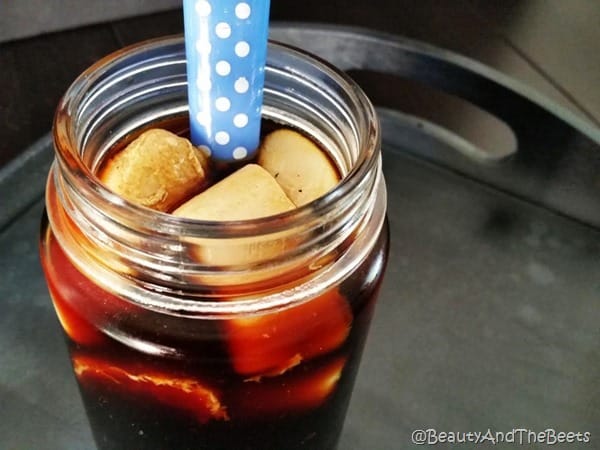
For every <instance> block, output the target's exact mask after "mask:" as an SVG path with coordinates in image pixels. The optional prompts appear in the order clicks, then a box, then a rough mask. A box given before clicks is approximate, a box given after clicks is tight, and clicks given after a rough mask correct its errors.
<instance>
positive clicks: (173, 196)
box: [99, 128, 208, 212]
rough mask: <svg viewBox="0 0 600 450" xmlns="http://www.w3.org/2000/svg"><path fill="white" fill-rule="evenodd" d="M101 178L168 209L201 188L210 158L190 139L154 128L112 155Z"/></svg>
mask: <svg viewBox="0 0 600 450" xmlns="http://www.w3.org/2000/svg"><path fill="white" fill-rule="evenodd" d="M99 178H100V180H101V181H102V182H103V183H104V184H105V185H106V186H107V187H108V188H109V189H111V190H112V191H113V192H115V193H116V194H119V195H120V196H122V197H123V198H125V199H126V200H129V201H131V202H133V203H136V204H139V205H142V206H146V207H148V208H152V209H155V210H157V211H163V212H166V211H170V210H171V209H173V208H174V207H176V206H178V205H179V204H181V203H182V202H183V201H185V199H187V198H189V197H190V196H191V195H194V194H195V193H197V192H198V191H199V190H200V189H202V187H203V185H204V184H205V183H206V181H207V178H208V158H207V156H206V155H205V154H204V153H203V152H202V151H200V150H199V149H197V148H195V147H194V146H193V145H192V144H191V142H190V141H188V140H187V139H185V138H183V137H179V136H177V135H176V134H173V133H171V132H170V131H167V130H162V129H158V128H155V129H150V130H147V131H145V132H144V133H142V134H141V135H140V136H138V137H137V138H136V139H135V140H133V141H132V142H131V143H130V144H129V145H128V146H127V147H126V148H125V149H123V150H121V151H120V152H118V153H117V154H116V155H114V156H113V157H112V158H110V159H109V160H108V162H107V163H106V164H105V166H104V167H103V168H102V170H101V172H100V174H99Z"/></svg>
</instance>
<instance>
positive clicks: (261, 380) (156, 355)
mask: <svg viewBox="0 0 600 450" xmlns="http://www.w3.org/2000/svg"><path fill="white" fill-rule="evenodd" d="M185 64H186V62H185V51H184V42H183V39H182V38H181V37H169V38H164V39H158V40H152V41H148V42H144V43H141V44H138V45H135V46H132V47H128V48H126V49H123V50H121V51H119V52H116V53H114V54H112V55H109V56H108V57H106V58H104V59H102V60H100V61H99V62H98V63H96V64H95V65H93V66H92V67H90V68H89V69H88V70H86V71H85V72H84V73H83V74H82V75H81V76H80V77H79V78H78V79H77V80H76V81H75V82H74V83H73V84H72V86H71V87H70V88H69V89H68V91H67V92H66V94H65V96H64V98H63V99H62V101H61V103H60V104H59V106H58V109H57V113H56V117H55V123H54V130H53V131H54V144H55V150H56V159H55V163H54V165H53V167H52V169H51V171H50V174H49V178H48V184H47V194H46V212H47V220H46V218H45V220H44V222H43V227H42V236H41V241H40V245H41V247H40V250H41V260H42V264H43V267H44V272H45V276H46V279H47V284H48V288H49V291H50V294H51V297H52V301H53V303H54V306H55V310H56V312H57V315H58V318H59V320H60V323H61V325H62V327H63V329H64V331H65V334H66V336H67V342H68V346H69V350H70V354H71V359H72V365H73V369H74V372H75V375H76V378H77V381H78V384H79V387H80V391H81V394H82V398H83V401H84V405H85V407H86V411H87V414H88V417H89V419H90V423H91V426H92V430H93V434H94V437H95V440H96V443H97V445H98V447H99V448H106V449H117V448H118V449H121V448H122V449H131V448H136V449H146V448H160V449H165V448H173V449H174V448H177V449H183V448H194V449H199V448H207V449H211V450H215V449H236V450H237V449H261V450H265V449H285V450H292V449H296V448H310V449H312V450H317V449H332V448H335V446H336V442H337V440H338V438H339V435H340V432H341V429H342V426H343V421H344V416H345V413H346V409H347V406H348V402H349V399H350V395H351V391H352V386H353V383H354V378H355V375H356V371H357V368H358V365H359V360H360V356H361V351H362V348H363V344H364V341H365V337H366V334H367V329H368V326H369V322H370V318H371V315H372V311H373V307H374V303H375V299H376V296H377V291H378V288H379V286H380V284H381V279H382V276H383V272H384V269H385V265H386V261H387V251H388V227H387V222H386V220H385V211H386V193H385V185H384V180H383V177H382V171H381V157H380V135H379V126H378V122H377V118H376V115H375V111H374V109H373V107H372V105H371V103H370V102H369V101H368V99H367V98H366V97H365V95H364V93H363V92H362V91H361V90H360V89H359V88H358V87H357V86H356V85H355V84H354V83H353V82H352V81H351V80H350V79H349V78H348V77H346V76H345V75H344V74H343V73H341V72H339V71H338V70H336V69H335V68H333V67H331V66H330V65H328V64H327V63H325V62H323V61H320V60H318V59H316V58H313V57H310V56H308V55H306V54H305V53H303V52H302V51H300V50H297V49H293V48H290V47H287V46H284V45H281V44H277V43H270V44H269V55H268V62H267V67H266V72H265V75H266V76H265V78H266V80H265V88H264V105H263V118H264V120H265V127H266V128H273V127H290V128H293V129H296V130H299V131H300V132H302V133H303V134H304V135H306V136H307V137H309V138H310V139H312V140H313V141H315V142H316V143H318V145H319V146H320V147H321V148H323V149H324V150H325V151H327V152H328V153H329V155H330V157H331V159H332V161H334V163H335V164H336V165H337V167H338V169H339V171H340V173H341V174H342V175H343V178H342V181H341V182H340V183H339V184H338V185H337V186H336V187H335V188H334V189H333V190H332V191H331V192H329V193H328V194H326V195H325V196H323V197H321V198H319V199H317V200H315V201H313V202H311V203H309V204H307V205H305V206H303V207H300V208H298V209H295V210H293V211H289V212H286V213H283V214H279V215H277V216H272V217H266V218H261V219H253V220H246V221H236V222H209V221H196V220H191V219H184V218H180V217H175V216H173V215H169V214H165V213H160V212H156V211H153V210H149V209H146V208H144V207H140V206H136V205H134V204H132V203H129V202H127V201H126V200H124V199H122V198H120V197H118V196H117V195H115V194H114V193H112V192H111V191H109V190H108V189H107V188H106V187H104V186H103V185H102V183H100V182H99V181H98V179H97V177H96V176H95V173H97V171H98V168H99V167H100V166H101V164H102V161H103V160H105V159H106V157H107V156H108V155H109V154H111V152H113V151H115V149H118V148H122V147H123V146H124V145H125V144H126V143H127V142H129V141H130V140H132V139H133V138H135V136H137V135H139V134H140V133H141V132H142V131H144V130H146V129H148V128H151V127H162V128H168V129H170V130H171V131H174V132H177V133H179V134H185V133H186V132H187V126H188V125H187V124H188V108H187V104H186V103H187V92H186V89H187V85H186V70H185ZM315 176H318V174H315ZM206 255H211V257H210V258H207V257H206Z"/></svg>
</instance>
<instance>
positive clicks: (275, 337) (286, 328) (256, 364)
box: [224, 289, 352, 377]
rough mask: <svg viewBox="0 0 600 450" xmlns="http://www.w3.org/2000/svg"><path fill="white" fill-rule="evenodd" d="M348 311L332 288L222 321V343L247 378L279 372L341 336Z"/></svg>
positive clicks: (329, 346)
mask: <svg viewBox="0 0 600 450" xmlns="http://www.w3.org/2000/svg"><path fill="white" fill-rule="evenodd" d="M351 324H352V311H351V309H350V306H349V305H348V302H347V301H346V299H345V298H344V297H343V296H342V295H341V294H340V293H339V291H338V290H337V289H331V290H329V291H328V292H325V293H324V294H321V295H320V296H318V297H316V298H313V299H311V300H309V301H307V302H304V303H302V304H300V305H297V306H293V307H291V308H287V309H282V310H279V311H274V312H269V313H266V314H257V315H254V316H249V317H246V318H236V319H232V320H228V321H226V322H225V324H224V329H225V335H226V344H227V348H228V350H229V354H230V357H231V361H232V364H233V367H234V369H235V370H236V371H237V372H238V373H240V374H243V375H245V376H248V377H256V376H258V377H260V376H274V375H277V374H281V373H284V372H285V371H287V370H288V369H290V368H291V367H294V366H296V365H297V364H299V363H300V362H302V361H304V360H309V359H312V358H315V357H317V356H319V355H323V354H325V353H328V352H331V351H332V350H334V349H336V348H338V347H339V346H340V345H342V343H343V342H344V341H345V339H346V337H347V336H348V333H349V332H350V327H351Z"/></svg>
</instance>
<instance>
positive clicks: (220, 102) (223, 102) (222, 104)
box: [215, 97, 231, 112]
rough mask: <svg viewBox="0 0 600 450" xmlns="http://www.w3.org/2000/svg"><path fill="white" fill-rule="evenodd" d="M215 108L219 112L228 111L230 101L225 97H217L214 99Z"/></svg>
mask: <svg viewBox="0 0 600 450" xmlns="http://www.w3.org/2000/svg"><path fill="white" fill-rule="evenodd" d="M215 108H217V110H219V111H221V112H225V111H229V108H231V101H229V99H228V98H227V97H219V98H218V99H216V100H215Z"/></svg>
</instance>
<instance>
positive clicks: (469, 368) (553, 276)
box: [0, 24, 600, 450]
mask: <svg viewBox="0 0 600 450" xmlns="http://www.w3.org/2000/svg"><path fill="white" fill-rule="evenodd" d="M272 37H274V38H276V39H278V40H282V41H286V42H290V43H293V44H296V45H298V46H300V47H303V48H306V49H308V50H309V51H312V52H314V53H316V54H319V55H321V56H322V57H323V58H325V59H327V60H329V61H331V62H333V63H334V64H335V65H338V66H339V67H341V68H343V69H345V70H348V71H350V72H351V73H352V72H354V73H356V74H357V76H359V77H364V79H365V80H366V82H365V89H367V91H369V89H371V88H375V89H382V88H383V89H384V90H388V91H390V92H394V91H395V90H398V89H400V87H401V86H404V84H403V83H406V81H407V80H409V81H410V80H412V81H417V82H418V83H420V84H422V85H426V86H429V87H432V88H435V89H437V90H439V91H441V92H442V93H444V94H452V95H457V96H459V97H462V98H463V99H465V100H468V101H469V102H470V103H471V104H475V105H477V106H478V107H479V108H480V109H482V110H484V111H487V112H488V113H491V114H492V115H494V116H495V117H497V118H498V119H499V120H500V121H502V122H504V123H505V124H506V125H507V126H508V127H509V129H510V130H512V133H514V137H515V139H516V141H515V142H516V143H517V147H516V152H514V153H511V154H510V155H508V156H507V155H504V154H503V155H502V157H501V158H498V157H495V156H494V157H487V156H486V155H482V154H481V153H477V152H476V151H475V153H473V152H472V151H471V150H473V148H474V147H476V146H470V144H469V142H467V141H465V140H464V139H462V138H461V136H460V135H458V134H456V133H454V132H453V131H451V130H446V129H444V128H443V127H441V126H440V125H439V124H435V123H433V122H431V121H429V120H425V118H423V117H417V115H418V114H417V115H416V114H413V113H412V112H411V113H410V114H408V113H406V111H400V110H401V109H402V107H401V105H400V106H398V107H396V108H390V107H389V105H388V107H387V108H382V109H380V115H381V119H382V124H383V137H384V140H383V158H384V171H385V176H386V180H387V185H388V189H389V219H390V224H391V232H392V249H391V260H390V264H389V269H388V273H387V278H386V281H385V284H384V287H383V291H382V294H381V298H380V302H379V305H378V308H377V312H376V316H375V318H374V321H373V325H372V331H371V334H370V337H369V340H368V343H367V348H366V349H365V354H364V358H363V364H362V366H361V370H360V373H359V378H358V380H357V385H356V389H355V393H354V396H353V399H352V403H351V406H350V410H349V414H348V419H347V423H346V427H345V429H344V432H343V437H342V441H341V444H340V449H345V450H346V449H349V450H359V449H360V450H363V449H397V448H408V447H410V446H411V433H412V431H413V430H415V429H428V428H433V429H436V430H438V431H459V432H469V431H475V432H486V431H487V430H488V429H490V430H492V431H494V432H495V431H499V432H508V431H511V430H512V429H514V428H523V429H528V430H532V431H544V430H546V429H548V428H552V429H555V430H556V431H557V432H558V431H565V432H566V431H574V432H577V431H581V432H586V431H587V432H591V433H592V435H591V439H592V444H591V446H590V447H587V446H584V445H583V444H579V445H578V444H574V447H573V448H594V447H595V446H598V445H599V444H598V442H600V426H599V424H600V376H599V375H600V351H599V348H600V347H599V343H600V326H599V324H600V308H599V306H600V230H599V227H600V208H599V206H600V181H599V178H598V176H599V175H598V174H599V173H600V171H599V169H600V157H599V155H600V133H599V131H598V130H597V129H595V128H593V127H592V126H590V125H588V124H586V123H584V122H582V121H580V120H579V119H577V118H576V117H575V116H573V115H571V114H570V113H568V112H567V111H566V110H564V109H562V108H560V107H558V106H556V105H553V104H552V103H550V102H548V101H547V100H545V99H544V98H542V97H540V96H539V95H537V94H535V93H533V92H530V91H528V90H527V89H526V88H524V87H523V86H521V85H519V84H518V83H517V82H515V81H514V80H511V79H508V78H506V77H505V76H503V75H501V74H499V73H497V72H495V71H493V70H491V69H489V68H487V67H484V66H482V65H481V64H478V63H476V62H474V61H471V60H468V59H466V58H463V57H460V56H458V55H455V54H451V53H448V52H445V51H443V50H441V49H436V48H433V47H430V46H428V45H425V44H423V43H419V42H414V41H408V40H405V39H401V38H398V37H392V36H385V35H381V34H374V33H371V32H369V31H365V30H357V29H348V28H333V27H329V26H309V25H304V24H300V25H293V24H282V25H278V26H274V27H273V29H272ZM367 72H368V73H367ZM365 73H367V75H368V76H365ZM382 74H386V75H382ZM389 75H393V76H394V77H398V78H393V79H392V78H390V77H389ZM435 95H437V94H435ZM424 103H425V104H426V103H428V102H427V98H425V100H424ZM478 123H479V122H477V121H474V122H473V126H475V127H476V126H477V124H478ZM475 150H477V149H475ZM468 155H471V156H468ZM473 156H475V158H473ZM52 157H53V155H52V145H51V141H50V137H49V136H46V137H44V138H42V139H41V140H40V141H39V142H37V143H36V144H35V145H33V146H32V147H31V148H29V149H27V150H26V151H25V152H24V153H22V155H21V156H20V157H19V158H18V159H17V160H15V161H14V162H13V163H11V164H10V165H9V166H7V167H5V168H4V169H2V170H1V171H0V192H1V194H0V305H1V310H2V314H1V315H0V405H1V406H0V447H1V448H6V449H47V450H53V449H57V450H58V449H61V450H63V449H88V448H93V442H92V438H91V434H90V431H89V428H88V425H87V421H86V418H85V413H84V410H83V407H82V405H81V403H80V400H79V395H78V391H77V388H76V385H75V381H74V378H73V376H72V374H71V370H70V366H69V362H68V357H67V353H66V350H65V346H64V343H63V340H62V336H61V333H60V330H59V325H58V322H57V320H56V319H55V316H54V313H53V311H52V307H51V304H50V300H49V297H48V294H47V291H46V287H45V284H44V280H43V277H42V274H41V269H40V265H39V262H38V251H37V239H38V227H39V220H40V216H41V214H42V209H43V189H44V181H45V176H46V173H47V170H48V167H49V164H50V163H51V159H52ZM472 445H473V444H471V445H470V446H469V445H467V447H469V448H471V447H472ZM538 445H539V448H542V447H545V445H544V444H538ZM440 447H442V448H443V446H442V445H440ZM467 447H465V448H467ZM448 448H451V446H450V447H448ZM497 448H503V446H502V445H498V446H497ZM510 448H513V447H510ZM527 448H537V447H536V445H533V444H532V445H529V446H527Z"/></svg>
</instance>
